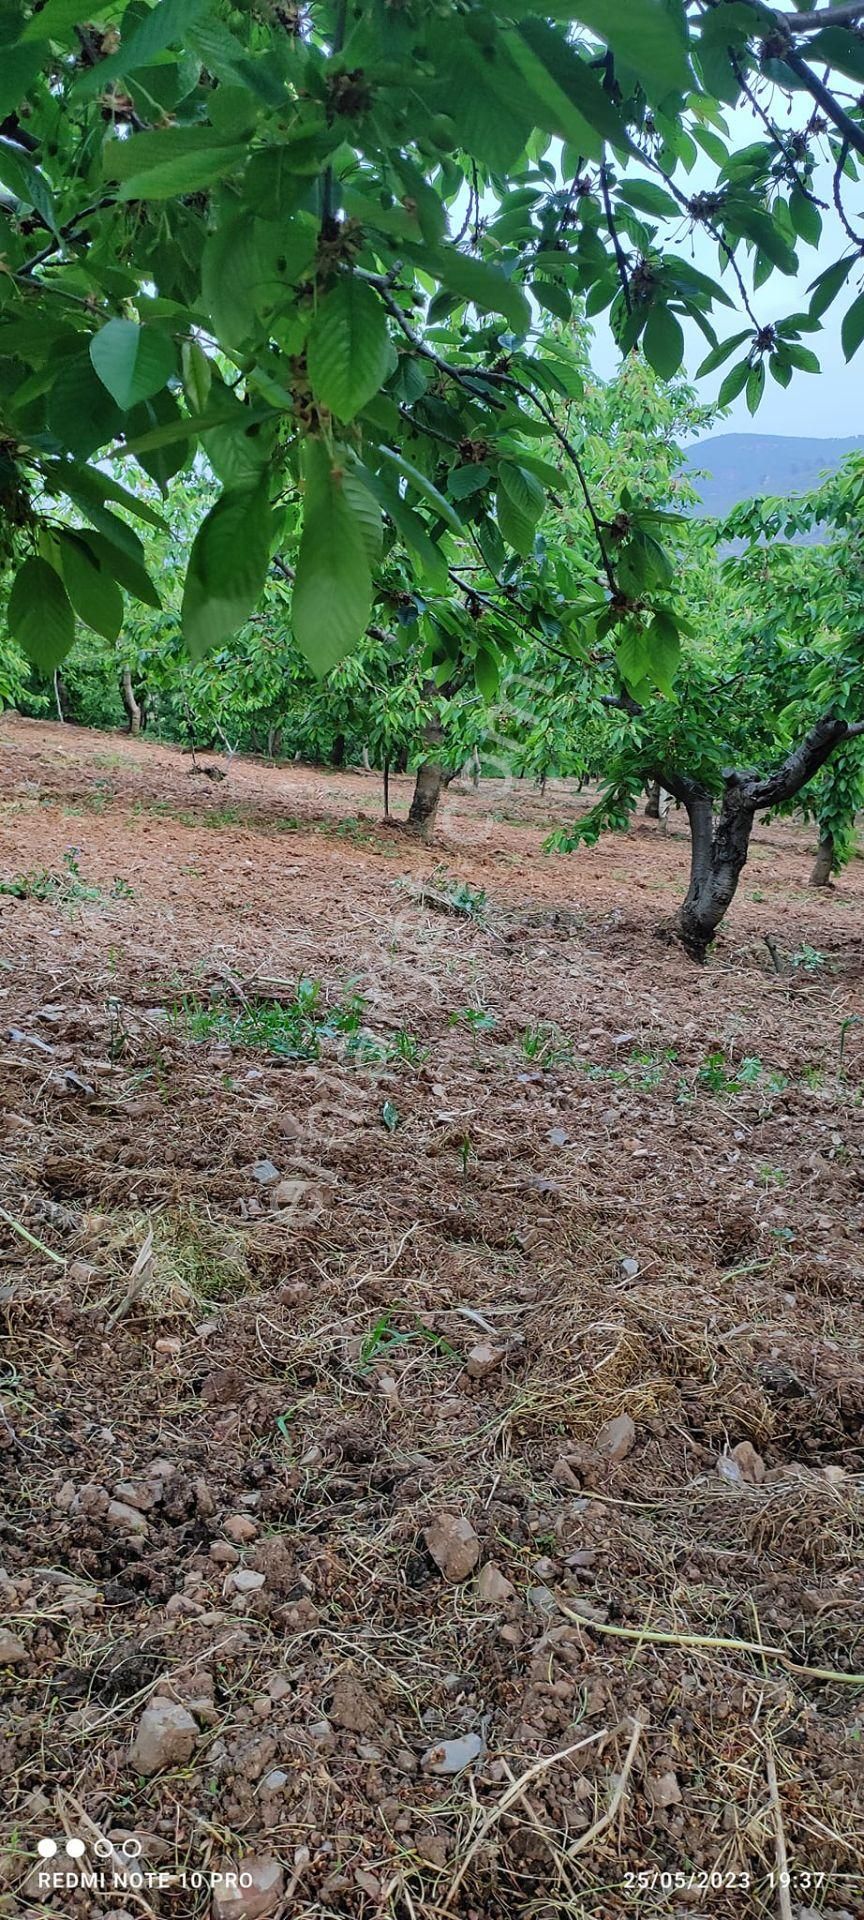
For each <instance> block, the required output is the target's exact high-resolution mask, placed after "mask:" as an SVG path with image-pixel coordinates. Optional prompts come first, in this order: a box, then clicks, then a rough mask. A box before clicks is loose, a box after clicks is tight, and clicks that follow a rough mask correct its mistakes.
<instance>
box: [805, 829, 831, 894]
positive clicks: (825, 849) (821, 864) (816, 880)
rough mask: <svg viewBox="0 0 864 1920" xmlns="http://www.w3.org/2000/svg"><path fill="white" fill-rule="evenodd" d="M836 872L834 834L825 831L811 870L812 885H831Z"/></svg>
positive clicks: (810, 882)
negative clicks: (833, 874)
mask: <svg viewBox="0 0 864 1920" xmlns="http://www.w3.org/2000/svg"><path fill="white" fill-rule="evenodd" d="M833 872H834V835H833V833H823V835H822V838H821V840H820V842H819V845H818V847H817V849H816V858H815V860H814V862H813V865H812V868H811V870H810V881H809V884H810V886H811V887H829V886H830V885H831V875H832V873H833Z"/></svg>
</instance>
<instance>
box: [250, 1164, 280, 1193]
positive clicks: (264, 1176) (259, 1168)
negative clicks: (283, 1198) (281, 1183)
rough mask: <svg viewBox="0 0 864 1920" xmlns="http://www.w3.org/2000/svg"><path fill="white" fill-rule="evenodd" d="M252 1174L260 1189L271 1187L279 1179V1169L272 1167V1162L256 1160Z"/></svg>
mask: <svg viewBox="0 0 864 1920" xmlns="http://www.w3.org/2000/svg"><path fill="white" fill-rule="evenodd" d="M252 1173H253V1176H254V1178H255V1179H256V1180H257V1181H258V1185H259V1186H261V1187H271V1186H272V1185H273V1182H274V1180H278V1179H279V1168H278V1167H274V1165H273V1162H272V1160H256V1162H255V1165H254V1167H253V1168H252Z"/></svg>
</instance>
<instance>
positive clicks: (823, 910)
mask: <svg viewBox="0 0 864 1920" xmlns="http://www.w3.org/2000/svg"><path fill="white" fill-rule="evenodd" d="M0 755H2V769H3V786H2V796H3V797H2V802H0V882H2V884H3V886H4V887H10V886H11V887H13V889H14V891H11V892H7V891H4V892H2V893H0V1085H2V1104H3V1115H2V1138H0V1207H2V1209H3V1211H2V1213H0V1248H2V1275H0V1314H2V1318H3V1348H2V1374H0V1394H2V1401H0V1404H2V1418H0V1463H2V1475H3V1484H4V1505H3V1519H2V1572H0V1594H2V1614H3V1627H2V1629H0V1665H3V1666H4V1671H5V1679H6V1682H7V1684H6V1687H5V1697H4V1702H3V1706H2V1721H0V1771H2V1773H3V1776H4V1790H5V1791H4V1805H5V1814H4V1823H5V1824H4V1843H3V1844H4V1853H3V1860H2V1871H3V1877H4V1878H3V1884H5V1887H6V1889H7V1890H6V1891H5V1892H0V1914H2V1915H9V1916H13V1917H14V1920H19V1916H21V1920H35V1916H38V1915H42V1914H45V1915H51V1916H55V1915H58V1914H60V1915H63V1916H67V1915H68V1916H70V1917H72V1920H79V1917H80V1920H83V1916H88V1920H89V1916H93V1920H107V1916H109V1915H110V1916H111V1920H118V1916H122V1915H138V1914H141V1913H144V1914H147V1915H150V1916H151V1917H152V1916H157V1920H187V1916H188V1920H197V1917H198V1916H205V1915H207V1916H209V1915H210V1914H211V1911H212V1915H213V1920H255V1916H258V1915H261V1916H263V1915H273V1916H276V1917H277V1920H279V1917H280V1916H281V1917H282V1920H287V1916H289V1915H290V1916H291V1920H312V1917H313V1916H319V1915H345V1916H352V1917H353V1916H356V1917H357V1920H365V1916H373V1915H389V1916H393V1920H445V1917H446V1916H453V1920H511V1916H512V1917H513V1920H515V1916H523V1915H524V1916H529V1920H557V1916H559V1915H565V1914H566V1915H568V1916H574V1920H575V1917H576V1916H582V1915H584V1916H586V1917H588V1916H590V1920H618V1916H621V1915H629V1914H633V1915H636V1914H638V1915H640V1916H641V1915H646V1916H654V1915H658V1916H659V1915H663V1916H677V1915H682V1916H683V1915H687V1916H696V1917H697V1920H699V1916H705V1917H706V1920H707V1917H708V1916H710V1920H715V1917H717V1916H719V1917H721V1920H722V1917H723V1916H727V1915H728V1916H732V1915H735V1916H740V1915H742V1914H747V1915H750V1914H753V1915H777V1916H779V1920H790V1915H791V1916H795V1920H810V1917H811V1916H812V1914H814V1913H816V1914H823V1915H825V1916H834V1920H837V1916H841V1915H842V1916H858V1915H861V1914H864V1878H862V1861H864V1819H862V1806H861V1771H862V1770H861V1749H862V1727H864V1647H862V1644H861V1643H862V1632H861V1598H862V1582H861V1567H862V1560H861V1535H862V1520H864V1481H862V1468H864V1445H862V1415H864V1361H862V1353H861V1341H860V1326H861V1314H860V1293H861V1276H862V1251H861V1225H862V1218H864V1195H862V1175H864V1162H862V1109H861V1081H862V1063H864V989H862V957H864V947H862V936H861V927H862V919H861V914H862V904H864V870H862V867H861V865H860V863H858V862H853V864H852V866H851V867H850V868H849V870H848V871H847V872H846V873H845V874H844V875H843V876H842V878H841V880H840V882H839V884H838V885H837V887H836V888H835V889H833V890H831V891H829V892H826V893H824V894H815V893H813V892H811V891H810V890H808V888H807V886H806V879H807V873H808V869H809V863H810V845H809V836H808V834H807V832H806V831H805V830H804V829H803V828H800V827H797V826H795V827H791V826H788V825H779V824H775V825H771V826H769V827H763V828H762V829H761V830H760V831H759V833H758V834H757V836H756V838H755V843H754V847H753V851H752V856H751V860H750V864H749V866H748V868H747V870H746V873H745V876H744V881H743V884H742V888H741V892H740V897H739V900H738V901H737V902H736V904H735V907H734V909H733V912H732V913H731V915H730V917H729V921H728V925H727V928H726V929H725V930H724V933H723V936H722V938H721V940H720V942H719V943H718V948H717V951H716V953H715V955H714V957H713V958H712V960H711V961H710V963H709V965H708V966H707V967H706V968H704V969H697V968H694V967H693V966H692V965H691V963H690V962H689V961H688V960H687V959H686V958H685V957H684V956H683V954H681V953H680V951H679V950H678V949H676V948H675V947H670V946H668V945H666V944H663V943H661V942H660V941H658V940H657V939H656V937H655V928H656V925H657V923H658V922H659V921H661V920H663V918H664V917H665V916H667V915H668V914H669V912H670V911H671V910H672V908H673V907H674V905H675V903H676V900H677V899H678V898H679V897H680V894H681V891H682V887H683V883H684V876H685V873H686V864H687V846H686V839H685V835H684V832H683V828H682V825H681V818H680V816H677V817H676V816H673V821H672V828H671V832H670V835H669V837H668V839H666V840H664V839H662V838H661V837H660V835H659V834H658V832H657V829H656V825H654V824H652V823H648V822H644V821H642V820H639V821H637V822H635V823H634V825H633V827H632V829H631V831H630V833H629V834H627V835H623V836H610V837H609V838H607V839H605V840H604V841H603V842H602V843H601V844H600V846H598V847H597V848H595V849H590V850H588V849H584V850H582V851H580V852H579V853H578V854H574V855H571V856H568V857H566V858H565V857H561V856H553V855H546V854H544V853H543V852H542V846H543V840H544V837H545V835H546V834H547V833H548V832H549V831H550V829H551V828H553V827H554V826H556V825H559V824H561V823H563V822H564V821H566V820H567V819H569V818H572V817H573V812H574V809H577V808H579V807H582V806H584V805H586V804H587V803H588V796H587V795H575V794H573V793H571V792H567V791H566V790H565V789H564V788H563V787H562V786H559V785H557V784H555V785H553V786H551V787H550V788H549V790H547V792H546V793H545V794H542V795H541V794H539V793H537V792H536V791H534V790H531V789H527V788H524V787H522V786H520V785H514V786H506V785H505V784H504V783H491V782H483V783H482V784H481V786H480V788H479V790H477V791H474V790H472V789H471V788H470V787H462V786H460V785H455V786H454V787H452V788H451V789H450V791H449V793H448V796H447V799H446V802H445V804H444V807H443V809H442V819H441V823H440V830H439V834H438V838H437V842H436V845H435V846H434V847H431V848H426V847H423V846H420V845H417V844H416V843H414V842H413V841H412V840H410V839H408V837H407V836H406V835H405V833H404V831H403V830H402V829H401V828H400V827H399V826H398V825H396V824H392V823H391V824H386V823H382V822H381V820H380V787H379V782H378V781H377V779H376V778H375V777H374V776H365V775H361V774H345V775H341V774H336V773H332V772H321V771H315V770H310V769H305V768H298V767H289V768H270V767H264V766H259V765H257V764H255V763H253V762H238V761H234V762H233V763H232V765H231V768H230V772H229V774H228V778H227V779H226V780H224V781H221V782H216V781H209V780H207V779H205V778H204V777H203V776H202V775H200V774H198V775H196V774H195V773H193V772H191V771H190V765H189V761H188V759H186V758H185V757H184V756H183V755H181V754H180V753H178V752H177V751H175V750H171V749H167V748H163V747H159V746H157V745H154V744H151V743H149V742H146V741H145V742H130V741H126V740H122V739H116V738H114V737H112V736H105V735H98V734H95V733H89V732H86V731H83V730H79V729H71V728H61V727H59V726H48V725H40V724H37V723H33V722H25V721H20V720H16V719H9V718H8V717H7V718H6V719H5V720H4V721H3V723H2V729H0ZM393 785H394V788H395V799H394V806H395V808H396V810H397V811H398V813H399V814H400V816H401V817H402V818H403V819H404V815H405V813H406V811H407V800H408V795H409V791H410V783H409V782H407V781H404V780H397V781H395V782H394V783H393ZM72 849H74V851H70V850H72ZM766 934H767V935H768V936H769V937H770V939H771V942H772V944H773V946H774V951H775V955H776V957H777V964H779V965H780V967H781V968H782V971H780V972H778V971H776V968H775V961H774V960H773V959H772V957H771V954H770V953H769V949H768V947H767V945H766V943H765V936H766ZM304 982H305V983H307V984H305V985H303V984H301V983H304ZM308 983H317V986H313V985H310V984H308ZM298 987H299V999H298ZM856 1676H857V1684H856V1680H855V1677H856ZM154 1701H155V1702H156V1703H157V1704H156V1705H155V1706H153V1704H152V1703H153V1702H154ZM166 1702H167V1703H170V1704H169V1706H168V1707H167V1708H166V1705H165V1703H166ZM178 1708H182V1709H184V1711H182V1712H178ZM145 1715H146V1718H144V1725H143V1727H142V1717H144V1716H145ZM169 1722H170V1725H169V1724H168V1723H169ZM133 1743H134V1744H133ZM449 1768H452V1769H457V1770H454V1771H445V1770H444V1769H449ZM52 1837H53V1839H54V1840H55V1842H56V1844H57V1847H58V1852H57V1854H56V1855H55V1856H53V1857H50V1858H49V1857H48V1856H47V1855H46V1853H45V1849H44V1847H43V1854H42V1856H41V1857H40V1855H39V1854H38V1852H37V1846H38V1842H39V1840H40V1839H42V1840H43V1841H46V1840H47V1839H50V1838H52ZM67 1837H69V1838H71V1839H72V1840H73V1841H74V1840H75V1839H80V1840H81V1841H82V1842H83V1843H85V1844H86V1854H85V1856H84V1858H83V1859H82V1858H77V1859H76V1858H74V1857H73V1856H69V1855H67V1854H65V1853H64V1850H63V1849H64V1839H65V1838H67ZM124 1848H125V1849H126V1851H125V1854H124ZM112 1849H113V1852H112ZM130 1860H131V1861H132V1866H131V1868H130V1865H129V1863H130ZM238 1870H239V1871H240V1872H241V1874H242V1876H243V1878H244V1879H245V1880H246V1881H248V1882H249V1883H250V1884H248V1885H246V1886H243V1887H241V1888H239V1889H238V1890H237V1893H236V1897H235V1895H234V1894H232V1892H231V1890H230V1885H229V1883H228V1882H227V1881H226V1880H225V1879H223V1880H222V1881H221V1882H220V1880H219V1879H218V1875H219V1874H220V1873H221V1874H223V1875H225V1874H229V1873H231V1872H237V1871H238ZM130 1874H131V1879H130ZM136 1874H137V1879H136ZM64 1878H66V1879H68V1880H70V1881H75V1880H76V1879H77V1881H78V1882H79V1884H77V1885H63V1886H60V1885H57V1886H56V1887H55V1886H54V1884H53V1882H54V1881H55V1880H56V1881H59V1880H61V1879H64ZM88 1882H89V1884H88Z"/></svg>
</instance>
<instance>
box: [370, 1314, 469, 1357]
mask: <svg viewBox="0 0 864 1920" xmlns="http://www.w3.org/2000/svg"><path fill="white" fill-rule="evenodd" d="M398 1311H399V1309H398V1308H396V1307H387V1308H386V1310H385V1312H384V1313H382V1314H381V1315H380V1317H379V1319H377V1320H376V1322H375V1325H374V1327H372V1328H371V1329H370V1331H369V1333H367V1335H366V1338H365V1340H364V1342H363V1345H362V1347H361V1348H360V1368H361V1371H362V1372H365V1371H366V1369H367V1368H368V1367H370V1366H371V1365H372V1362H373V1360H386V1359H388V1358H389V1356H390V1355H391V1354H392V1353H395V1351H396V1350H397V1348H399V1347H404V1346H406V1345H407V1344H408V1342H409V1341H412V1340H418V1341H420V1342H421V1343H422V1344H423V1345H424V1346H427V1347H431V1348H432V1350H433V1351H434V1352H435V1353H443V1354H445V1355H446V1357H447V1358H448V1359H449V1360H458V1358H459V1355H458V1353H457V1352H456V1349H455V1347H451V1345H450V1342H449V1340H445V1339H444V1337H443V1334H440V1333H433V1331H432V1328H431V1327H427V1326H425V1325H424V1323H423V1321H422V1320H415V1321H414V1324H413V1326H412V1327H410V1328H402V1327H397V1326H394V1324H393V1322H394V1319H395V1315H396V1313H397V1312H398Z"/></svg>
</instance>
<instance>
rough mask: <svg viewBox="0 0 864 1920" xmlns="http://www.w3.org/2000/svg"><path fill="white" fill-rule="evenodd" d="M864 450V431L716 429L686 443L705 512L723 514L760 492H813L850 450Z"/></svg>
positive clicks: (689, 474) (691, 477)
mask: <svg viewBox="0 0 864 1920" xmlns="http://www.w3.org/2000/svg"><path fill="white" fill-rule="evenodd" d="M856 451H860V452H864V434H855V435H852V436H851V437H849V438H844V439H837V438H827V437H826V438H825V439H820V438H819V437H818V436H814V435H797V434H784V433H715V434H710V435H709V436H708V438H707V439H706V440H700V441H698V442H697V443H696V445H695V446H691V447H685V449H684V471H685V472H686V474H687V477H688V479H689V480H690V482H691V484H692V486H693V487H694V488H695V489H696V491H697V493H698V494H699V499H700V502H701V507H702V512H703V513H705V514H709V515H711V516H712V517H715V518H717V519H722V518H723V517H724V515H726V514H727V513H731V511H732V508H733V507H737V506H738V505H740V502H741V501H742V500H751V499H753V498H754V497H756V496H757V495H765V494H769V495H775V494H777V495H780V496H781V497H785V496H787V495H789V494H793V493H810V492H811V491H812V489H813V488H814V487H817V486H818V485H819V482H820V480H822V479H824V478H825V476H826V474H829V473H834V472H836V469H837V468H838V467H839V465H840V462H841V460H843V459H844V458H845V456H846V454H847V453H854V452H856Z"/></svg>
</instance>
